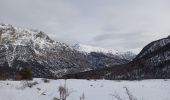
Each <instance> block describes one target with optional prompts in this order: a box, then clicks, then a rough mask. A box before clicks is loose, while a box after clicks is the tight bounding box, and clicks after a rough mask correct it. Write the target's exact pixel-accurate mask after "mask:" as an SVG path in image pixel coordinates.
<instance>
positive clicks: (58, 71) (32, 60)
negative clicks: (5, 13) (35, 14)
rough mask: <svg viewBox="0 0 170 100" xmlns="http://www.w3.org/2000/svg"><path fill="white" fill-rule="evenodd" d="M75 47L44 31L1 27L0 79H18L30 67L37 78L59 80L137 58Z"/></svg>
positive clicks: (7, 25) (2, 25)
mask: <svg viewBox="0 0 170 100" xmlns="http://www.w3.org/2000/svg"><path fill="white" fill-rule="evenodd" d="M76 47H78V45H77V46H69V45H67V44H65V43H62V42H56V41H54V40H52V39H51V38H50V37H49V36H48V35H46V34H45V33H44V32H42V31H38V30H32V29H24V28H18V27H14V26H12V25H9V24H0V77H1V76H6V77H15V75H16V73H18V71H20V70H21V69H22V68H24V67H27V68H29V69H31V70H32V72H33V76H34V77H45V78H59V77H62V76H63V75H66V74H73V73H78V72H84V71H88V70H93V69H98V68H105V67H110V66H113V65H120V64H125V63H128V62H129V61H131V60H132V59H133V58H134V55H133V54H132V53H130V52H128V53H123V54H121V53H119V52H118V51H116V50H115V51H114V52H115V53H113V52H107V50H105V51H104V49H101V48H100V49H99V48H96V49H95V48H94V47H93V48H91V51H90V52H86V53H85V52H84V51H81V50H80V46H79V47H78V48H76ZM82 47H83V46H82V45H81V48H82ZM97 49H98V50H100V52H99V51H96V50H97ZM92 50H94V51H93V52H92ZM125 55H126V56H125Z"/></svg>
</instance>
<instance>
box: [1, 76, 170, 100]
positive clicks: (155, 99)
mask: <svg viewBox="0 0 170 100" xmlns="http://www.w3.org/2000/svg"><path fill="white" fill-rule="evenodd" d="M34 81H37V82H38V84H37V85H35V86H33V87H32V88H29V87H26V88H21V87H22V85H23V82H20V81H0V100H53V98H59V92H58V87H59V86H60V85H64V83H65V81H64V80H50V83H44V82H43V81H42V80H41V79H34ZM66 83H67V88H68V90H69V92H70V95H69V97H68V99H67V100H80V96H82V94H83V93H84V95H85V98H86V99H85V100H117V99H116V98H114V97H112V96H111V95H119V96H120V97H121V98H122V99H123V100H129V99H128V96H127V94H126V91H125V87H127V88H128V89H129V91H130V93H131V94H132V95H133V96H134V97H136V98H137V100H170V95H169V94H170V80H163V79H159V80H158V79H157V80H142V81H109V80H96V81H95V80H67V81H66ZM82 83H83V84H82Z"/></svg>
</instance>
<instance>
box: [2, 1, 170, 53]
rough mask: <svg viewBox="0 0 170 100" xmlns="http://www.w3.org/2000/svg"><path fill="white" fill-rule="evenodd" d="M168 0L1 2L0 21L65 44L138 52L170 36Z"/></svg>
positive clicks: (169, 2)
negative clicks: (152, 42) (37, 32)
mask: <svg viewBox="0 0 170 100" xmlns="http://www.w3.org/2000/svg"><path fill="white" fill-rule="evenodd" d="M169 4H170V1H169V0H140V1H139V0H126V1H125V0H124V1H122V0H0V21H1V22H3V23H9V24H13V25H15V26H19V27H27V28H34V29H39V30H42V31H45V32H46V33H47V34H48V35H49V36H50V37H51V38H53V39H55V40H57V41H63V42H67V43H83V44H92V45H95V46H99V47H105V48H116V49H121V50H124V51H127V50H135V52H139V51H140V49H142V47H143V46H145V45H146V44H147V43H149V42H151V41H153V40H155V39H159V38H163V37H166V36H168V35H169V33H170V28H169V26H170V20H169V18H170V13H169V12H170V6H169Z"/></svg>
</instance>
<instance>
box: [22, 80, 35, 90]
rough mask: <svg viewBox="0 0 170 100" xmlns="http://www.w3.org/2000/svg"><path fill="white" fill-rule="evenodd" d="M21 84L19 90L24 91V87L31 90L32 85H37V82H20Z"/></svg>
mask: <svg viewBox="0 0 170 100" xmlns="http://www.w3.org/2000/svg"><path fill="white" fill-rule="evenodd" d="M21 84H22V85H21V87H20V89H24V88H26V87H29V88H32V87H33V86H34V85H37V84H38V82H37V81H34V82H32V81H21Z"/></svg>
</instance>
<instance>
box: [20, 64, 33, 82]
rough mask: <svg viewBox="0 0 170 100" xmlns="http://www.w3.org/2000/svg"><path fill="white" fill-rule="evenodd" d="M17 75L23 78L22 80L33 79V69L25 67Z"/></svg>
mask: <svg viewBox="0 0 170 100" xmlns="http://www.w3.org/2000/svg"><path fill="white" fill-rule="evenodd" d="M17 77H19V78H21V80H32V71H31V69H29V68H27V67H23V68H22V69H21V70H20V72H19V75H18V76H17Z"/></svg>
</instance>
